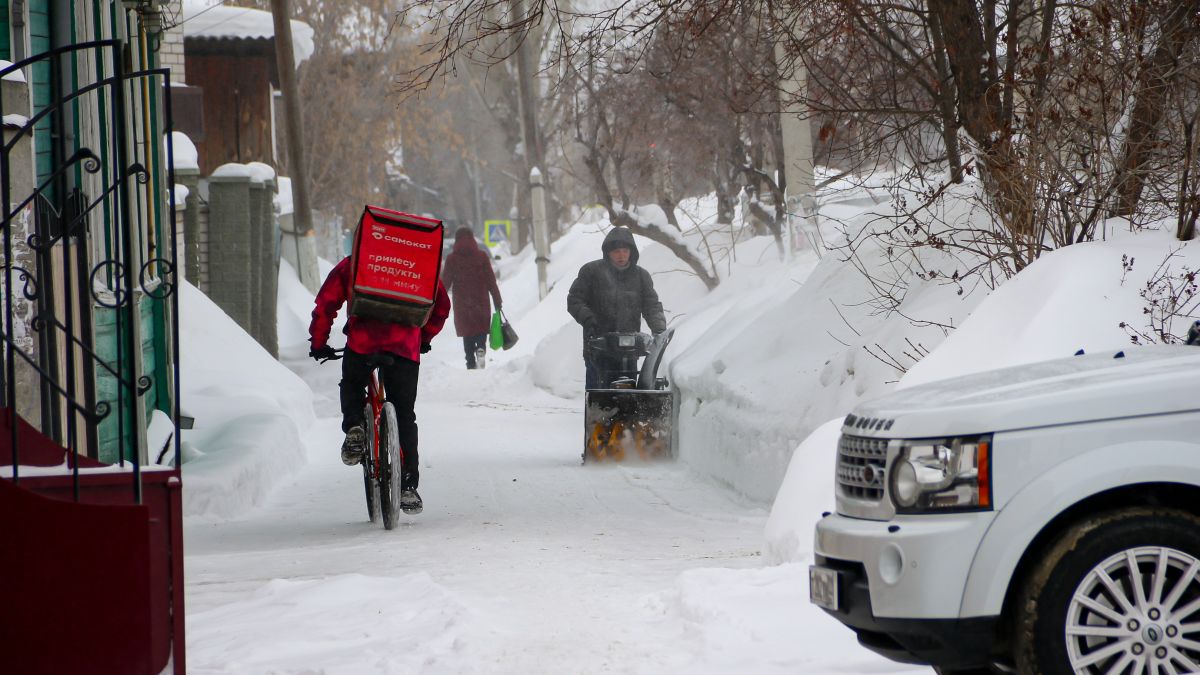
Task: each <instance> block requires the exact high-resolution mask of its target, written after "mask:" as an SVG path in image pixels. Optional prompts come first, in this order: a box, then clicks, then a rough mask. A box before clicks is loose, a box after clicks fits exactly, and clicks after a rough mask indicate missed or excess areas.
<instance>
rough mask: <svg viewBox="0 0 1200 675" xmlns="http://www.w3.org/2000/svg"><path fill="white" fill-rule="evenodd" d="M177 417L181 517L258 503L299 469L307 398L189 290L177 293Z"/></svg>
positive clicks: (224, 514)
mask: <svg viewBox="0 0 1200 675" xmlns="http://www.w3.org/2000/svg"><path fill="white" fill-rule="evenodd" d="M179 303H180V308H179V321H180V341H181V344H180V385H181V387H182V388H183V391H182V392H181V405H182V408H183V411H184V414H186V415H189V416H191V417H194V418H195V419H196V423H195V428H194V429H191V430H187V431H184V432H183V440H184V441H186V442H187V443H188V444H189V446H191V447H192V448H193V449H194V450H195V451H198V452H193V453H192V456H193V457H194V459H192V460H191V461H185V462H184V464H183V474H184V485H185V489H184V491H183V506H184V514H185V515H187V516H189V517H193V516H211V517H218V518H229V517H233V516H236V515H238V514H239V513H241V512H243V511H244V510H245V509H246V508H248V507H250V506H252V505H255V504H259V503H261V502H262V500H263V499H264V498H265V497H266V495H267V494H268V493H269V492H270V490H271V488H272V487H274V486H275V485H276V484H277V483H278V482H279V481H280V479H282V478H284V477H286V476H287V475H288V474H290V473H292V472H293V471H294V470H295V468H296V467H297V466H298V465H300V464H302V463H304V462H305V461H306V460H305V458H306V452H305V449H304V446H303V444H302V443H301V441H300V434H301V432H303V431H304V430H306V429H307V428H308V427H309V425H310V424H311V423H312V420H313V417H314V415H313V405H312V397H313V394H312V391H311V390H310V389H309V387H308V385H307V384H305V383H304V381H303V380H301V379H300V378H299V377H297V376H296V375H295V374H294V373H292V372H291V371H290V370H288V369H287V368H285V367H283V366H282V365H280V364H279V363H278V362H277V361H276V360H275V359H273V358H271V355H270V354H268V353H267V352H266V350H264V349H263V348H262V347H261V346H259V344H258V343H257V342H255V341H254V339H253V338H251V337H250V336H249V335H247V334H246V333H245V331H243V330H242V329H241V328H240V327H239V326H238V325H237V324H236V323H234V321H233V320H232V319H230V318H229V316H228V315H226V314H225V313H224V312H223V311H221V309H220V308H219V307H217V306H216V305H215V304H213V302H212V301H211V300H209V299H208V297H207V296H205V295H204V294H203V293H201V292H200V291H199V290H197V289H196V288H195V287H194V286H192V285H191V284H188V283H186V282H185V283H183V284H182V286H181V294H180V300H179Z"/></svg>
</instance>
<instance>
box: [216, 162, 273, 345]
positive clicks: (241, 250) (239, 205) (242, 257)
mask: <svg viewBox="0 0 1200 675" xmlns="http://www.w3.org/2000/svg"><path fill="white" fill-rule="evenodd" d="M260 185H261V184H260ZM261 190H262V188H261V187H259V191H260V192H261ZM208 195H209V207H208V249H209V257H208V267H209V291H208V295H209V297H210V298H212V300H213V302H215V303H217V306H218V307H220V308H221V309H223V310H225V313H226V314H228V315H229V316H230V318H232V319H233V320H234V321H236V322H237V324H238V325H239V326H241V327H242V328H243V329H244V330H245V331H246V332H248V333H251V334H253V331H252V322H251V311H252V307H253V305H252V304H251V292H252V291H253V288H254V281H253V277H252V275H251V267H250V264H251V259H252V258H251V255H252V252H253V244H252V242H251V232H252V230H251V229H250V171H249V170H248V169H247V168H246V167H245V166H243V165H241V164H224V165H222V166H220V167H217V170H216V171H214V172H213V173H212V175H211V176H210V177H209V179H208Z"/></svg>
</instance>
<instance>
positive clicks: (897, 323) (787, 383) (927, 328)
mask: <svg viewBox="0 0 1200 675" xmlns="http://www.w3.org/2000/svg"><path fill="white" fill-rule="evenodd" d="M966 189H970V188H966ZM825 201H826V204H825V206H824V207H823V211H822V212H823V213H824V214H825V226H824V227H823V228H822V232H821V238H822V239H823V240H824V241H827V242H831V243H834V244H837V243H841V241H844V237H843V235H842V234H841V233H840V232H839V227H844V228H845V229H846V231H848V232H850V233H852V234H853V233H857V232H859V231H861V230H863V229H864V228H871V227H875V226H876V224H877V223H886V222H887V221H885V220H881V218H883V217H886V216H888V215H891V214H892V213H894V212H893V211H892V210H891V206H890V205H888V204H884V205H882V206H879V207H876V206H875V199H874V198H873V196H872V195H870V194H869V193H866V192H865V191H857V192H855V191H844V192H841V193H838V194H837V195H826V196H825ZM944 215H945V217H946V218H948V219H949V218H960V219H964V220H965V219H969V218H971V217H973V216H974V214H972V213H971V211H970V209H969V207H968V206H967V203H966V202H965V201H964V202H963V204H962V205H961V207H955V208H951V209H948V210H947V212H946V213H945V214H944ZM831 218H836V221H833V220H831ZM839 223H840V224H844V225H839V226H835V224H839ZM736 254H737V259H736V260H733V261H731V262H729V263H728V264H727V269H728V271H727V272H726V278H725V280H724V281H723V282H722V284H721V285H720V286H719V287H718V288H717V289H716V290H715V291H714V292H713V293H711V294H710V295H708V296H706V297H704V298H703V299H702V300H701V301H699V302H697V303H695V305H694V306H693V307H692V308H691V311H690V313H689V315H688V316H686V317H685V318H684V321H683V322H682V323H681V325H680V327H679V336H678V337H677V342H680V343H681V344H679V345H677V346H674V347H673V348H672V350H671V353H672V354H673V357H672V359H671V362H670V376H671V380H672V381H673V382H674V384H675V386H676V387H677V388H678V390H679V394H680V406H679V421H678V424H677V432H678V436H679V448H680V458H681V459H683V460H684V461H686V462H688V463H689V464H690V465H691V466H693V467H694V468H696V469H698V470H700V471H702V472H703V473H705V474H708V475H710V476H712V477H713V478H715V479H717V480H719V481H721V482H723V483H725V484H727V485H729V486H731V487H733V488H734V489H735V490H737V491H738V492H741V493H742V494H744V495H746V496H748V497H750V498H752V499H754V500H757V501H760V502H764V503H767V502H770V501H771V499H772V498H773V497H774V496H775V494H776V492H777V490H778V488H779V485H780V480H781V478H782V476H783V475H784V473H785V472H786V470H787V467H788V463H789V461H790V459H791V457H792V452H793V451H794V449H795V448H796V446H797V445H798V444H799V443H800V441H802V440H803V439H804V438H805V437H807V436H808V435H809V434H810V433H811V432H812V431H813V430H814V429H816V428H817V427H818V426H820V425H821V424H823V423H824V422H825V421H827V420H829V419H830V418H832V417H836V416H840V415H844V414H845V413H846V411H847V410H849V409H850V408H851V407H852V406H853V405H854V404H855V403H857V402H858V401H860V400H862V399H863V398H866V397H870V396H874V395H877V394H881V393H884V392H886V391H888V390H889V389H890V388H891V387H892V386H894V384H895V382H896V381H897V380H898V379H899V378H900V376H901V375H902V370H901V369H902V368H904V367H907V366H911V365H912V364H913V363H914V362H915V361H916V360H917V359H919V358H920V356H921V354H923V353H924V352H926V351H928V350H932V349H933V348H934V347H936V346H937V345H938V344H939V343H940V342H941V341H942V340H943V339H944V338H945V331H944V330H943V329H942V328H940V327H939V326H937V325H933V324H925V325H920V326H918V325H914V324H913V322H910V321H909V320H908V319H907V318H905V317H912V318H914V319H924V320H929V321H936V322H938V323H940V324H949V325H957V324H958V323H960V322H961V320H962V319H963V318H964V317H965V316H966V315H967V314H968V313H969V312H970V311H971V309H972V308H973V306H974V305H975V304H976V303H977V302H978V299H979V298H980V297H981V296H982V294H981V293H980V294H970V293H968V294H967V295H966V296H965V297H960V296H958V295H957V294H956V290H957V289H955V288H954V287H950V286H945V285H941V284H933V283H926V284H914V285H910V287H909V288H908V292H907V293H906V294H905V296H904V298H903V301H902V303H901V304H900V307H899V310H900V311H899V313H896V312H893V313H884V312H881V311H879V310H878V309H877V308H876V307H875V306H874V305H873V304H872V303H870V302H869V301H870V300H872V298H874V297H875V296H876V294H877V291H876V289H875V288H874V287H873V286H872V284H871V282H870V281H869V280H868V279H867V278H866V277H865V276H864V275H863V274H862V273H861V272H860V271H859V269H858V268H856V266H855V265H852V264H849V263H847V262H846V261H845V259H844V253H842V252H841V251H831V252H826V253H824V254H823V256H822V257H821V258H819V259H818V258H817V255H816V253H815V252H814V251H813V250H812V249H806V250H805V251H802V252H801V253H800V254H798V255H796V256H795V258H794V260H792V261H791V262H790V263H780V262H778V258H777V254H776V253H775V249H774V244H773V242H772V240H771V239H770V238H769V237H759V238H757V239H753V240H750V241H749V242H746V243H745V244H741V245H739V246H738V248H737V249H736ZM855 255H856V257H857V264H859V265H861V266H863V267H864V268H866V269H869V270H871V271H872V272H873V273H876V274H881V275H886V274H887V273H888V270H889V265H888V263H887V256H886V255H885V251H884V250H882V249H881V248H880V246H879V245H878V244H877V243H876V242H875V241H874V240H872V239H869V238H867V239H865V240H863V241H862V242H861V243H860V245H858V247H857V250H856V253H855ZM931 255H933V256H936V255H937V254H936V253H931Z"/></svg>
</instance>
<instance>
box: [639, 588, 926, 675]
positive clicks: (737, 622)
mask: <svg viewBox="0 0 1200 675" xmlns="http://www.w3.org/2000/svg"><path fill="white" fill-rule="evenodd" d="M652 604H658V605H660V606H661V610H660V611H661V612H663V613H664V614H665V615H667V616H670V617H674V618H676V619H677V620H678V621H680V622H681V623H682V625H683V632H684V635H685V636H686V637H687V638H690V639H691V640H692V641H694V642H695V643H697V644H696V648H695V649H694V650H692V651H691V659H690V661H689V662H688V663H687V664H686V665H685V666H683V667H679V668H676V669H673V670H672V672H679V673H712V674H714V675H715V674H717V673H781V674H782V673H831V672H844V673H866V672H872V673H896V672H928V670H927V669H923V668H917V667H915V666H905V665H901V664H895V663H891V664H889V663H887V662H884V661H882V660H881V659H880V657H878V656H876V655H874V654H872V653H871V652H868V651H867V650H865V649H863V648H861V647H859V646H858V644H857V640H856V639H855V637H854V633H853V632H851V631H849V630H847V629H846V628H845V627H843V626H842V625H841V624H839V623H838V622H836V621H833V620H832V619H830V618H829V617H827V616H825V613H824V612H823V611H821V610H820V609H818V608H817V607H816V606H814V605H812V604H811V603H809V601H808V566H807V565H799V564H790V565H780V566H777V567H767V568H761V569H751V570H735V569H721V568H708V569H705V568H699V569H694V570H689V571H687V572H684V573H683V574H681V575H679V577H678V578H677V579H676V582H675V587H674V588H673V589H672V590H671V591H668V592H665V593H662V594H659V595H658V596H656V597H655V598H653V600H652Z"/></svg>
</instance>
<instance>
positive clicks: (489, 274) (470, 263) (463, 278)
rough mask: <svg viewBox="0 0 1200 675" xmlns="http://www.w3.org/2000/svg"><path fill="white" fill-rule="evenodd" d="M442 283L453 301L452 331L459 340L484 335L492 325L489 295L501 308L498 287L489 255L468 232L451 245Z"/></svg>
mask: <svg viewBox="0 0 1200 675" xmlns="http://www.w3.org/2000/svg"><path fill="white" fill-rule="evenodd" d="M442 283H443V284H445V285H446V288H447V289H448V290H449V291H450V297H452V298H454V329H455V331H456V332H457V333H458V336H459V337H467V336H471V335H483V334H485V333H487V332H488V329H489V328H490V327H491V324H492V312H491V308H490V307H488V295H489V294H490V295H491V296H492V302H493V303H494V304H495V307H496V309H500V304H501V302H500V288H499V286H497V285H496V273H495V272H493V271H492V261H491V259H490V258H489V257H488V254H487V253H486V252H485V251H483V250H482V249H480V248H479V245H478V244H476V243H475V236H474V235H472V234H470V233H469V232H468V233H467V236H460V237H458V238H457V239H456V240H455V242H454V250H453V251H452V252H451V253H450V255H448V256H446V263H445V265H443V266H442Z"/></svg>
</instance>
